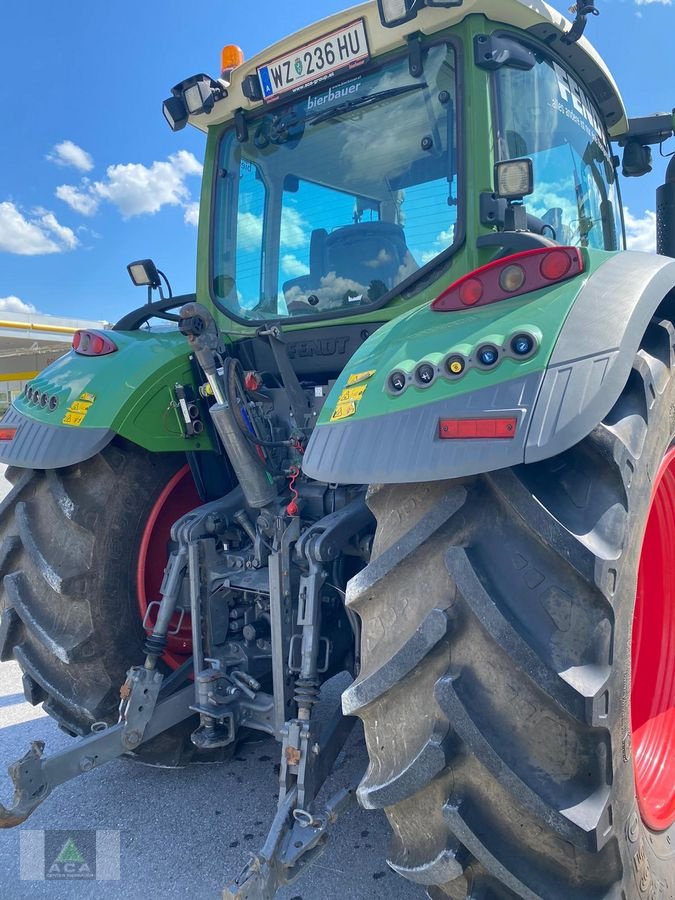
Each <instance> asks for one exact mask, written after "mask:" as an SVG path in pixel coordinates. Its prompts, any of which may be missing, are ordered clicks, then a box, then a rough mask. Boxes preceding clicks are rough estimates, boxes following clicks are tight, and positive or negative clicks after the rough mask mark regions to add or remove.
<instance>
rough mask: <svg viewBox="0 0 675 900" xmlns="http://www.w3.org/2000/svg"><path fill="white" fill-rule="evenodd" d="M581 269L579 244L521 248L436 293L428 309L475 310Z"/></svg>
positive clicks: (539, 288)
mask: <svg viewBox="0 0 675 900" xmlns="http://www.w3.org/2000/svg"><path fill="white" fill-rule="evenodd" d="M583 271H584V258H583V256H582V255H581V251H580V250H579V249H578V247H542V248H541V249H540V248H537V249H536V250H524V251H523V252H522V253H514V254H513V255H512V256H505V257H503V258H502V259H497V260H495V261H494V262H491V263H488V264H487V265H486V266H481V268H480V269H476V270H475V271H473V272H469V274H468V275H464V276H463V277H462V278H460V279H459V280H458V281H455V283H454V284H451V285H450V287H448V288H446V289H445V290H444V291H443V292H442V293H441V294H439V295H438V297H436V299H435V300H434V301H433V302H432V304H431V308H432V309H433V310H435V311H436V312H451V311H453V310H458V309H475V308H476V307H477V306H487V304H488V303H497V302H498V301H499V300H508V299H510V298H511V297H518V296H520V295H521V294H528V293H529V292H530V291H538V290H541V288H545V287H549V286H550V285H552V284H557V283H558V282H560V281H567V279H568V278H574V277H575V276H576V275H580V274H581V273H582V272H583Z"/></svg>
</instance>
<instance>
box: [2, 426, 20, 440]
mask: <svg viewBox="0 0 675 900" xmlns="http://www.w3.org/2000/svg"><path fill="white" fill-rule="evenodd" d="M15 434H16V428H0V441H13V440H14V435H15Z"/></svg>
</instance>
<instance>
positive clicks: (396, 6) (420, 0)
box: [377, 0, 464, 28]
mask: <svg viewBox="0 0 675 900" xmlns="http://www.w3.org/2000/svg"><path fill="white" fill-rule="evenodd" d="M463 2H464V0H377V5H378V8H379V11H380V21H381V22H382V24H383V25H384V26H385V27H387V28H395V27H396V26H397V25H402V24H403V22H409V21H410V20H411V19H414V18H415V17H416V16H417V13H418V12H419V11H420V9H421V8H422V7H423V6H442V7H450V6H461V5H462V3H463Z"/></svg>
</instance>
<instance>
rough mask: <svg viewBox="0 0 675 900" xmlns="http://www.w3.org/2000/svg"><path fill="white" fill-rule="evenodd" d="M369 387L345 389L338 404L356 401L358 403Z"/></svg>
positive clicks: (361, 385)
mask: <svg viewBox="0 0 675 900" xmlns="http://www.w3.org/2000/svg"><path fill="white" fill-rule="evenodd" d="M367 387H368V385H367V384H360V385H359V386H358V387H352V388H345V389H344V390H343V391H342V393H341V394H340V396H339V397H338V403H345V402H346V401H347V400H355V401H356V402H357V403H358V402H359V400H360V399H361V397H363V395H364V394H365V392H366V388H367Z"/></svg>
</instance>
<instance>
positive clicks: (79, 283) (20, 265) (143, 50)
mask: <svg viewBox="0 0 675 900" xmlns="http://www.w3.org/2000/svg"><path fill="white" fill-rule="evenodd" d="M553 5H554V6H556V7H557V8H558V9H560V10H563V11H564V10H566V9H567V7H568V6H569V5H570V3H568V2H562V3H561V2H559V0H556V2H554V3H553ZM344 6H345V4H344V3H343V2H341V0H311V2H309V0H302V2H299V3H298V2H295V3H280V2H277V0H251V2H248V3H244V2H237V0H228V2H221V3H218V2H215V3H211V4H209V5H207V6H194V5H192V4H189V3H185V2H177V0H161V2H160V0H145V2H134V3H132V2H130V0H115V2H114V3H99V2H91V0H86V2H85V0H61V2H60V3H54V2H53V0H33V2H31V3H26V2H25V0H4V2H3V4H2V11H1V13H0V25H1V27H0V71H1V74H2V79H1V84H2V87H0V109H1V110H2V124H1V126H0V128H1V132H0V134H1V137H2V139H1V140H0V310H1V309H3V308H5V309H12V308H14V309H18V308H21V304H27V305H29V306H31V307H34V308H37V309H38V310H40V311H43V312H47V313H51V314H55V315H69V316H80V317H84V318H102V319H108V320H113V321H114V320H115V318H117V317H118V316H120V315H121V314H122V313H124V312H125V311H126V310H128V309H130V308H132V307H134V306H137V305H139V304H140V303H142V302H143V301H144V299H145V294H144V292H143V291H142V290H141V289H134V288H133V286H132V285H131V282H130V281H129V278H128V275H127V273H126V268H125V266H126V263H127V262H129V261H130V260H133V259H138V258H142V257H146V256H150V257H153V258H154V259H155V261H156V262H157V264H158V265H159V266H160V268H163V269H164V270H165V271H166V272H167V274H168V275H169V278H170V279H171V281H172V283H173V286H174V291H175V292H176V293H181V292H187V291H190V290H193V289H194V258H195V249H196V227H195V222H196V216H195V213H196V206H195V202H196V200H197V199H198V195H199V181H200V179H199V172H200V164H201V160H202V156H203V148H204V138H203V136H202V135H201V134H199V133H198V132H196V131H194V130H193V129H185V130H184V131H181V132H179V133H178V134H172V133H171V131H170V130H169V128H168V126H167V125H166V123H165V121H164V118H163V116H162V113H161V103H162V100H163V99H164V98H165V97H166V96H168V94H169V90H170V88H171V86H172V85H173V84H175V83H176V82H178V81H180V80H181V79H183V78H185V77H186V76H188V75H191V74H193V73H194V72H199V71H206V72H210V73H212V74H214V75H216V74H217V73H218V68H219V58H220V48H221V47H222V45H223V44H225V43H238V44H240V46H241V47H242V48H243V50H244V53H245V55H246V56H247V57H249V56H251V55H253V54H254V53H256V52H257V51H259V50H260V49H262V48H264V47H265V46H268V45H269V44H272V43H274V42H275V41H276V40H279V39H280V38H282V37H284V36H285V35H287V34H290V33H292V32H294V31H295V30H297V29H298V28H300V27H302V26H303V25H306V24H309V23H310V22H311V21H313V20H316V19H318V18H321V17H322V16H324V15H329V14H330V13H333V12H336V11H338V10H339V9H341V8H343V7H344ZM599 6H600V8H601V10H602V15H601V17H600V18H599V19H593V20H591V22H590V25H589V29H588V35H589V37H590V38H591V40H592V41H593V43H594V44H595V46H596V47H597V48H598V50H599V51H600V53H601V54H602V55H603V56H604V57H605V59H606V61H607V63H608V64H609V66H610V68H611V69H612V70H613V72H614V74H615V77H616V79H617V81H618V83H619V86H620V88H621V89H622V92H623V95H624V99H625V101H626V105H627V107H628V110H629V114H631V115H644V114H648V113H651V112H654V111H657V110H658V111H663V110H670V109H672V108H673V106H675V54H674V53H673V50H672V35H673V30H674V29H673V26H675V6H673V3H672V0H600V2H599ZM665 149H666V151H669V150H675V140H672V141H671V142H670V144H669V145H667V146H666V148H665ZM655 153H656V158H655V165H654V173H653V174H652V175H650V176H647V177H645V178H641V179H631V180H628V181H625V180H624V181H623V183H622V188H623V196H624V204H625V205H626V206H627V207H628V208H629V211H630V215H629V218H628V225H629V234H630V236H631V242H632V244H633V246H635V247H637V248H639V249H648V248H649V246H650V244H653V212H652V211H653V209H654V192H655V189H656V187H657V185H658V184H659V183H660V181H661V180H662V177H663V172H664V169H665V163H666V160H664V159H661V158H660V157H659V156H658V148H655ZM17 300H18V301H20V303H17Z"/></svg>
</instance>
